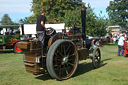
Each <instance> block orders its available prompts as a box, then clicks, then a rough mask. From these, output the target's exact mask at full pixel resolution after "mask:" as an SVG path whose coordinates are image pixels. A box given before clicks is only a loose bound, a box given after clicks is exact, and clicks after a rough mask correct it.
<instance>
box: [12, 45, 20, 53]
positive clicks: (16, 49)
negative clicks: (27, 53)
mask: <svg viewBox="0 0 128 85" xmlns="http://www.w3.org/2000/svg"><path fill="white" fill-rule="evenodd" d="M13 50H14V52H15V53H21V49H20V48H19V47H18V43H16V44H15V45H14V47H13Z"/></svg>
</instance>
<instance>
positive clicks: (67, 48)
mask: <svg viewBox="0 0 128 85" xmlns="http://www.w3.org/2000/svg"><path fill="white" fill-rule="evenodd" d="M70 46H71V45H69V46H68V48H67V50H66V53H67V51H68V50H69V48H70Z"/></svg>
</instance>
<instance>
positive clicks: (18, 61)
mask: <svg viewBox="0 0 128 85" xmlns="http://www.w3.org/2000/svg"><path fill="white" fill-rule="evenodd" d="M100 50H101V53H102V63H101V64H102V65H101V67H100V68H98V69H93V67H92V62H91V60H90V59H87V60H84V61H80V62H79V65H78V68H77V70H76V73H75V75H74V76H73V77H71V78H70V79H68V80H64V81H57V80H56V79H53V78H52V77H51V76H50V75H49V74H45V75H33V74H31V73H27V72H26V71H25V67H24V65H23V59H22V56H23V54H15V53H13V52H12V51H4V52H3V51H2V52H0V85H128V57H122V56H120V57H119V56H117V46H116V45H113V44H107V45H105V46H104V47H101V48H100Z"/></svg>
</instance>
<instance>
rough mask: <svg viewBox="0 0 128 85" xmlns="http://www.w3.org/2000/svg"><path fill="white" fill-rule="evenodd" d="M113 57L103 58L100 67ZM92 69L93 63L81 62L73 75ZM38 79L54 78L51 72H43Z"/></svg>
mask: <svg viewBox="0 0 128 85" xmlns="http://www.w3.org/2000/svg"><path fill="white" fill-rule="evenodd" d="M111 59H112V58H109V59H105V60H102V61H101V66H100V67H103V66H105V65H106V64H107V63H103V62H104V61H108V60H111ZM100 67H99V68H100ZM91 70H94V68H93V65H92V63H86V62H85V63H80V64H78V67H77V70H76V72H75V74H74V75H73V77H76V76H79V75H82V74H84V73H86V72H89V71H91ZM36 79H40V80H44V81H46V80H49V79H53V78H52V77H51V76H50V75H49V74H43V75H40V76H38V77H36Z"/></svg>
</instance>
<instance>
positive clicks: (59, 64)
mask: <svg viewBox="0 0 128 85" xmlns="http://www.w3.org/2000/svg"><path fill="white" fill-rule="evenodd" d="M46 65H47V70H48V72H49V74H50V75H51V76H52V77H53V78H56V79H58V80H64V79H68V78H70V77H71V76H72V75H73V74H74V73H75V71H76V68H77V65H78V53H77V50H76V47H75V45H74V44H73V43H72V42H71V41H69V40H57V41H56V42H54V43H53V44H52V46H51V47H50V49H49V51H48V54H47V59H46Z"/></svg>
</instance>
